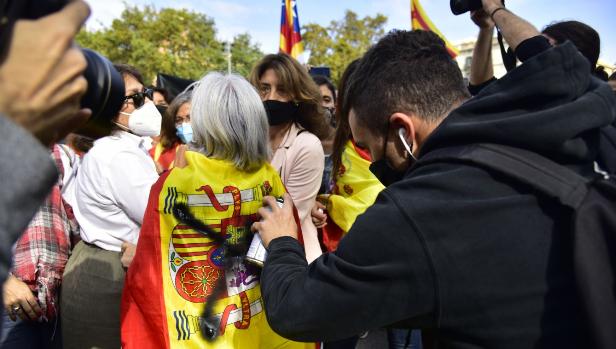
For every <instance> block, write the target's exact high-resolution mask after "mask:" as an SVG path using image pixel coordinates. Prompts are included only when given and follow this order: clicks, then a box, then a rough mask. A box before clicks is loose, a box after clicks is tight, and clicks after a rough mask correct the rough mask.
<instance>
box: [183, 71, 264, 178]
mask: <svg viewBox="0 0 616 349" xmlns="http://www.w3.org/2000/svg"><path fill="white" fill-rule="evenodd" d="M190 114H191V124H192V127H193V142H194V143H195V146H196V148H197V149H198V150H199V151H200V152H202V153H203V154H205V155H206V156H208V157H213V158H217V159H223V160H229V161H231V162H233V164H234V165H235V166H236V167H237V168H238V169H240V170H242V171H246V172H253V171H256V170H258V169H259V168H261V167H262V166H263V164H264V163H266V162H267V161H268V158H269V136H268V131H269V126H268V122H267V114H266V113H265V108H264V107H263V102H262V101H261V98H260V97H259V94H258V93H257V91H256V90H255V88H254V87H253V86H252V85H251V84H250V83H249V82H248V81H246V79H244V78H243V77H241V76H239V75H235V74H229V75H223V74H221V73H209V74H207V75H205V76H204V77H203V78H202V79H201V80H200V81H199V84H197V85H196V87H195V89H194V91H193V94H192V105H191V113H190Z"/></svg>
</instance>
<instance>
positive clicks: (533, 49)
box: [515, 35, 552, 62]
mask: <svg viewBox="0 0 616 349" xmlns="http://www.w3.org/2000/svg"><path fill="white" fill-rule="evenodd" d="M550 47H552V45H550V42H549V41H548V39H546V38H545V36H543V35H537V36H533V37H532V38H529V39H526V40H524V41H522V42H521V43H520V44H519V45H518V47H517V48H516V50H515V55H516V57H518V59H519V60H520V62H524V61H526V60H527V59H529V58H532V57H534V56H536V55H538V54H540V53H541V52H544V51H546V50H549V49H550Z"/></svg>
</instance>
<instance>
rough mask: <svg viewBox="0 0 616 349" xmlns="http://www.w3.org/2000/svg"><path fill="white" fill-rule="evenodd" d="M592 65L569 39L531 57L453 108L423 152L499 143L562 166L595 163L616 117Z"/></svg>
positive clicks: (612, 101)
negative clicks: (602, 133) (592, 72)
mask: <svg viewBox="0 0 616 349" xmlns="http://www.w3.org/2000/svg"><path fill="white" fill-rule="evenodd" d="M588 64H589V63H588V61H587V60H586V59H585V58H584V57H583V56H582V55H581V54H580V53H579V52H578V50H577V49H576V47H575V46H574V45H573V44H572V43H570V42H567V43H564V44H562V45H559V46H556V47H554V48H551V49H549V50H547V51H545V52H543V53H541V54H539V55H537V56H535V57H533V58H531V59H529V60H527V61H526V62H524V64H522V65H521V66H519V67H517V68H516V69H514V70H512V71H510V72H509V73H508V74H507V75H505V76H504V77H503V78H501V79H500V80H498V81H496V82H494V83H492V84H491V85H489V86H488V87H486V88H485V89H484V90H482V91H481V93H480V94H478V95H477V96H475V97H474V98H471V99H469V100H468V101H466V102H465V103H464V104H462V105H461V106H460V107H459V108H457V109H455V110H454V111H453V112H451V113H450V114H449V115H448V116H447V117H446V118H445V120H444V121H443V122H442V123H441V124H440V125H439V127H437V128H436V129H435V131H434V132H433V133H432V135H430V137H429V138H428V139H427V140H426V142H425V144H424V145H423V147H422V149H421V153H420V157H421V155H424V154H426V153H428V152H430V151H432V150H435V149H439V148H443V147H451V146H463V145H467V144H474V143H495V144H504V145H509V146H513V147H518V148H522V149H526V150H530V151H534V152H536V153H539V154H541V155H543V156H546V157H548V158H551V159H552V160H554V161H557V162H559V163H561V164H563V165H584V164H588V163H592V162H593V161H594V160H595V159H596V156H597V149H598V143H599V130H600V129H601V128H602V127H603V126H605V125H608V124H610V123H612V122H613V121H614V119H615V118H616V98H615V97H614V93H613V92H612V91H611V89H610V87H609V85H608V84H606V83H604V82H602V81H600V80H598V79H596V78H594V77H592V76H591V75H590V73H589V71H590V69H589V68H588Z"/></svg>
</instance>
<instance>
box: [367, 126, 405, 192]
mask: <svg viewBox="0 0 616 349" xmlns="http://www.w3.org/2000/svg"><path fill="white" fill-rule="evenodd" d="M412 146H413V145H412V144H411V145H410V146H409V148H412ZM386 147H387V138H385V146H384V147H383V149H387V148H386ZM410 155H411V166H412V163H413V159H415V158H414V157H413V154H410ZM370 172H372V174H373V175H374V176H375V177H376V179H378V180H379V181H380V182H381V184H383V185H384V186H386V187H389V186H390V185H392V184H394V183H396V182H399V181H401V180H402V178H404V175H405V174H406V170H405V171H399V170H396V169H395V168H393V167H391V166H390V165H389V162H388V161H387V155H386V153H385V151H384V152H383V157H382V158H380V159H379V160H376V161H374V162H373V163H371V164H370Z"/></svg>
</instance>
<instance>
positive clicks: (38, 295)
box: [0, 134, 87, 349]
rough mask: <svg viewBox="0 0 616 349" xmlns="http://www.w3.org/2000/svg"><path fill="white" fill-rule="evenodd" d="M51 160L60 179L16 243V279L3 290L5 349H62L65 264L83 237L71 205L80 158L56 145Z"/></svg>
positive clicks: (2, 339)
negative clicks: (60, 307)
mask: <svg viewBox="0 0 616 349" xmlns="http://www.w3.org/2000/svg"><path fill="white" fill-rule="evenodd" d="M69 136H71V137H70V138H71V139H73V140H75V139H78V138H80V136H77V135H72V134H71V135H69ZM67 138H69V137H67ZM82 150H86V149H82ZM86 151H87V150H86ZM51 158H52V159H53V160H54V162H55V164H56V168H57V169H58V172H59V173H60V177H59V179H58V182H57V183H56V184H55V185H54V186H53V187H52V191H51V193H50V194H49V196H48V197H47V199H46V200H45V202H43V205H41V207H40V208H39V210H38V212H37V213H36V215H35V216H34V218H33V219H32V221H31V222H30V224H29V225H28V227H27V228H26V230H25V231H24V233H23V235H22V236H21V237H20V238H19V239H18V240H17V242H16V243H15V245H14V255H13V265H12V267H11V274H10V275H9V277H8V279H7V280H6V281H5V282H4V285H3V301H4V311H3V319H2V335H1V336H0V347H2V348H7V349H10V348H62V347H63V346H62V333H61V331H60V309H59V296H60V288H61V285H62V273H63V271H64V267H65V265H66V261H67V260H68V257H69V254H70V251H71V249H72V247H73V246H74V244H75V242H76V241H77V240H78V237H79V226H78V224H77V221H76V220H75V216H74V215H73V210H72V208H71V206H70V204H69V203H68V201H69V200H68V197H69V196H70V193H71V189H70V188H71V186H72V184H73V178H74V176H73V173H75V172H76V171H77V167H78V166H79V160H78V159H79V157H78V156H77V155H76V154H75V152H73V150H72V149H71V148H69V147H68V146H66V145H64V144H55V145H54V146H53V147H52V150H51Z"/></svg>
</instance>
